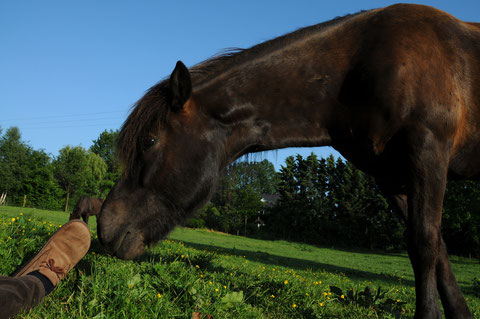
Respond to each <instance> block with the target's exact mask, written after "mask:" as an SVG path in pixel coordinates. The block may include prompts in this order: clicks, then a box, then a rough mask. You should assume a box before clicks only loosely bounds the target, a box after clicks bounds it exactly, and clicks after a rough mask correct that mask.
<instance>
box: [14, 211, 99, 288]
mask: <svg viewBox="0 0 480 319" xmlns="http://www.w3.org/2000/svg"><path fill="white" fill-rule="evenodd" d="M91 241H92V238H91V234H90V229H89V228H88V226H87V224H85V223H84V222H83V221H81V220H78V219H76V220H72V221H69V222H68V223H66V224H65V225H63V226H62V227H60V228H59V229H58V230H57V231H56V232H55V233H54V234H53V235H52V237H50V239H49V240H48V241H47V243H46V244H45V245H44V246H43V247H42V249H40V251H39V252H38V253H37V254H36V255H35V256H34V257H33V258H32V259H31V260H30V261H29V262H28V263H26V264H25V265H24V266H23V267H21V268H20V269H18V270H17V271H16V272H15V273H14V274H13V276H14V277H22V276H25V275H28V274H29V273H31V272H32V271H38V272H39V273H41V274H42V275H44V276H45V277H47V278H48V279H49V280H50V281H51V282H52V284H53V286H54V287H56V286H57V285H58V283H59V282H60V280H62V279H63V278H64V277H65V275H66V274H67V273H68V272H69V271H70V269H72V268H73V267H74V266H75V265H76V264H77V263H78V262H79V261H80V259H82V258H83V256H85V254H86V253H87V251H88V249H89V248H90V242H91Z"/></svg>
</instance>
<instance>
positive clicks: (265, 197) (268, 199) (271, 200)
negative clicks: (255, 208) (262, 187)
mask: <svg viewBox="0 0 480 319" xmlns="http://www.w3.org/2000/svg"><path fill="white" fill-rule="evenodd" d="M279 199H280V195H278V194H262V198H261V199H260V201H261V202H262V203H263V205H264V207H272V206H274V205H275V204H276V203H277V202H278V200H279ZM264 214H265V210H264V209H262V210H261V211H259V212H258V217H257V219H256V220H255V223H256V224H257V227H258V228H260V227H262V226H265V222H264V221H263V220H262V218H261V215H264Z"/></svg>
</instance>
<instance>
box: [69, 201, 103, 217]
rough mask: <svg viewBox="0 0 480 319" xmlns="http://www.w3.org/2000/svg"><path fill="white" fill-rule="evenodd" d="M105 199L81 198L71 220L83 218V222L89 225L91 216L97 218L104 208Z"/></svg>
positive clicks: (71, 215)
mask: <svg viewBox="0 0 480 319" xmlns="http://www.w3.org/2000/svg"><path fill="white" fill-rule="evenodd" d="M102 204H103V199H101V198H93V197H89V196H85V195H83V196H81V197H80V199H79V200H78V202H77V204H76V205H75V208H74V209H73V212H72V213H71V214H70V220H72V219H80V218H83V221H84V222H85V223H87V224H88V218H89V217H90V216H97V215H98V213H99V212H100V209H101V208H102Z"/></svg>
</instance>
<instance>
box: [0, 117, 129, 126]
mask: <svg viewBox="0 0 480 319" xmlns="http://www.w3.org/2000/svg"><path fill="white" fill-rule="evenodd" d="M104 120H125V118H124V117H99V118H85V119H75V120H61V121H49V122H32V123H24V124H22V123H20V124H19V123H12V124H8V125H19V126H21V127H22V128H23V127H28V126H31V125H34V126H35V125H43V124H48V125H50V124H56V123H75V122H95V121H104ZM5 126H7V125H5Z"/></svg>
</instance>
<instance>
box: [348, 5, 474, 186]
mask: <svg viewBox="0 0 480 319" xmlns="http://www.w3.org/2000/svg"><path fill="white" fill-rule="evenodd" d="M359 32H360V33H361V34H362V35H363V37H362V40H361V41H359V45H358V48H357V51H356V53H355V55H354V56H353V58H352V59H351V64H350V68H349V70H348V72H347V74H346V76H345V80H344V82H343V85H342V88H341V90H340V98H339V99H340V101H341V102H342V104H344V105H346V106H347V108H348V111H349V114H350V131H351V132H352V135H354V136H355V138H356V139H359V138H358V137H359V136H360V139H361V137H363V138H364V141H365V147H366V148H369V149H368V151H369V152H370V153H371V154H373V155H379V154H381V153H382V152H383V151H384V150H385V148H386V146H387V145H388V143H389V142H391V141H393V140H395V137H396V136H397V135H399V134H400V132H405V131H407V130H409V128H413V127H415V128H419V127H421V128H422V129H425V130H428V131H430V132H431V133H433V135H434V136H436V138H437V139H438V141H439V142H441V143H445V144H446V145H448V146H449V147H448V149H449V150H450V153H449V154H448V156H449V157H450V162H451V165H450V170H451V171H452V172H453V173H455V174H456V175H458V176H462V177H471V176H473V175H476V174H478V173H479V172H480V163H479V164H478V165H474V164H472V163H473V161H476V162H478V161H477V160H476V159H477V158H478V157H480V134H479V133H480V90H479V89H480V87H479V86H480V24H478V23H468V22H463V21H461V20H458V19H457V18H455V17H453V16H451V15H450V14H448V13H445V12H443V11H440V10H437V9H435V8H432V7H428V6H422V5H404V4H400V5H393V6H390V7H387V8H384V9H380V10H377V11H375V12H373V13H372V14H371V15H370V16H369V17H368V19H365V22H364V24H363V28H362V30H361V31H359ZM354 143H357V144H358V143H359V141H358V140H355V141H353V140H352V141H350V143H347V144H350V145H352V144H354ZM340 144H341V143H340ZM360 144H361V141H360ZM342 146H343V145H341V146H340V148H342ZM355 148H356V149H355V150H353V151H352V152H351V154H352V157H355V156H358V155H353V154H354V153H355V154H357V153H358V152H356V151H357V150H358V146H355ZM345 152H346V153H347V158H348V157H349V156H348V155H350V154H349V151H348V150H345ZM352 160H353V161H354V162H358V161H356V160H355V159H354V158H352ZM364 162H368V160H364ZM466 163H468V164H466ZM359 166H362V165H359ZM367 171H368V168H367Z"/></svg>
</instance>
